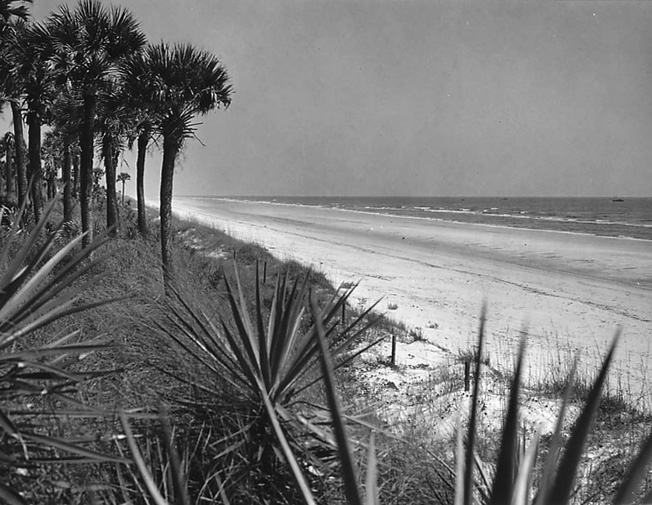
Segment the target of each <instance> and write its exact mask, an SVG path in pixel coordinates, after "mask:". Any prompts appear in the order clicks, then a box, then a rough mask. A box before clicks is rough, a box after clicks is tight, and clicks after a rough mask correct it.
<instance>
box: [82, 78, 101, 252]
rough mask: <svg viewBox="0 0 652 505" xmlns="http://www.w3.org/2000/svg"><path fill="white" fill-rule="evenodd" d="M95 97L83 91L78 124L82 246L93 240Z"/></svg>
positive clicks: (92, 93)
mask: <svg viewBox="0 0 652 505" xmlns="http://www.w3.org/2000/svg"><path fill="white" fill-rule="evenodd" d="M96 108H97V97H96V95H95V93H94V92H92V91H91V92H86V93H84V104H83V106H82V119H81V123H80V125H79V146H80V148H81V159H80V167H79V169H80V174H79V175H80V181H79V184H80V195H79V196H80V204H81V222H82V232H83V233H85V234H86V235H84V238H83V239H82V247H84V248H85V247H88V246H89V245H90V243H91V242H92V240H93V220H92V216H91V202H92V200H93V132H94V131H95V109H96Z"/></svg>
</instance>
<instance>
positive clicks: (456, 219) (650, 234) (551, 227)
mask: <svg viewBox="0 0 652 505" xmlns="http://www.w3.org/2000/svg"><path fill="white" fill-rule="evenodd" d="M177 198H192V199H205V200H218V201H223V202H234V203H237V202H240V203H252V204H268V205H284V206H290V207H304V208H311V207H317V208H323V209H331V210H342V211H350V212H359V213H362V214H374V215H383V216H388V217H392V218H404V219H420V220H426V221H433V222H450V223H462V224H471V225H478V226H486V227H492V228H506V229H513V230H522V231H541V232H549V233H550V232H551V233H563V234H571V235H584V236H593V237H602V238H610V239H625V240H636V241H645V242H650V241H652V224H649V225H646V224H641V225H633V224H630V223H591V222H584V221H567V222H566V221H557V222H556V223H557V226H556V227H555V224H554V223H555V222H551V221H534V219H533V218H530V220H529V222H530V224H535V223H536V226H535V225H532V226H523V224H524V222H525V221H526V220H528V217H522V218H518V217H513V216H512V217H509V219H513V220H518V221H521V222H517V223H514V222H509V223H497V222H491V221H492V220H493V221H497V220H505V216H495V215H492V214H477V213H476V214H473V215H469V214H462V215H463V216H465V218H463V217H460V215H456V214H455V213H454V212H447V211H441V212H440V213H441V214H452V216H446V217H442V216H440V215H438V216H423V215H409V214H405V213H403V214H401V213H398V212H390V211H387V210H386V209H385V210H386V211H381V210H369V209H361V208H348V207H336V206H328V205H318V204H307V203H301V202H289V201H275V197H269V198H267V197H265V198H264V199H263V198H262V197H261V199H250V197H221V196H193V197H177ZM270 198H271V199H270ZM310 198H313V197H310ZM314 198H316V197H314ZM347 198H348V197H347ZM532 198H543V197H532ZM581 198H585V199H594V197H581ZM568 199H572V198H570V197H568ZM601 200H602V199H601ZM607 200H608V199H607ZM639 200H645V201H648V200H649V202H650V207H651V208H652V198H647V197H644V198H639ZM609 201H610V200H609ZM479 216H480V219H478V217H479ZM473 218H476V219H475V220H474V219H473ZM573 224H580V225H583V226H584V227H591V226H595V227H602V228H603V229H602V230H598V231H597V232H591V231H583V230H566V229H563V227H564V226H566V227H568V226H571V225H573ZM608 226H619V227H628V228H643V229H644V231H641V232H640V233H631V234H630V235H623V234H616V233H608V232H607V231H605V229H604V228H606V227H608ZM641 234H645V235H647V236H640V235H641ZM632 235H638V236H632Z"/></svg>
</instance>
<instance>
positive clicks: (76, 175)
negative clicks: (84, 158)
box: [72, 153, 79, 198]
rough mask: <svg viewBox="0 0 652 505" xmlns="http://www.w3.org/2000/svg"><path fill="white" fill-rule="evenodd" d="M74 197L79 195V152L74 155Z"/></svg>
mask: <svg viewBox="0 0 652 505" xmlns="http://www.w3.org/2000/svg"><path fill="white" fill-rule="evenodd" d="M72 197H73V198H77V197H79V153H75V154H74V155H73V157H72Z"/></svg>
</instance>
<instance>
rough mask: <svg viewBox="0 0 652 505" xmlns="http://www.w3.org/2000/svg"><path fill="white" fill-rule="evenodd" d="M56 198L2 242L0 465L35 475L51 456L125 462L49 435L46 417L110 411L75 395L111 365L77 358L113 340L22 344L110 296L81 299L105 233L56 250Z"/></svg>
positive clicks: (70, 338) (73, 338)
mask: <svg viewBox="0 0 652 505" xmlns="http://www.w3.org/2000/svg"><path fill="white" fill-rule="evenodd" d="M56 203H57V202H56V200H55V201H53V202H51V203H50V204H49V206H48V207H47V208H46V209H45V212H44V215H43V218H42V219H41V221H40V222H38V223H37V224H36V226H35V227H34V229H33V230H32V231H31V232H30V233H27V232H25V231H24V230H21V229H20V227H19V226H20V224H19V223H20V212H19V215H18V217H17V218H16V219H15V220H14V224H13V225H12V227H11V228H10V229H9V230H8V231H7V232H6V233H5V234H4V237H3V238H4V240H3V242H2V245H1V246H0V434H1V435H2V436H0V469H2V470H3V471H4V472H6V471H7V470H10V469H15V468H23V469H27V470H25V471H26V472H27V473H28V474H29V469H30V468H31V467H33V465H36V464H41V463H51V462H57V463H62V462H64V463H85V462H95V463H97V462H107V461H113V462H117V461H121V462H124V461H126V460H125V459H124V458H119V457H113V456H110V455H106V454H102V453H99V452H97V451H96V450H95V449H93V448H91V447H88V446H87V445H86V444H85V442H84V441H82V440H81V439H78V440H72V439H66V438H62V437H61V436H52V435H49V434H48V426H49V425H48V421H47V420H48V419H52V418H53V417H54V418H56V417H61V418H64V417H65V418H70V417H98V416H106V415H107V413H106V412H104V411H102V410H101V409H96V408H90V407H87V406H85V405H83V404H82V403H80V402H79V401H78V400H76V399H75V398H74V393H75V391H76V388H77V386H78V385H79V384H80V383H82V382H84V381H86V380H88V379H90V378H95V377H98V376H101V375H104V374H106V373H107V372H105V371H101V370H92V371H86V372H84V371H79V370H78V369H77V367H75V366H71V365H74V364H75V363H78V362H79V360H80V359H82V358H83V357H84V356H86V355H88V354H90V353H93V352H96V351H98V350H101V349H105V348H107V347H108V345H109V344H108V343H107V342H106V341H103V340H92V341H83V340H82V341H81V342H80V341H78V340H79V335H78V333H77V332H71V333H69V334H66V335H64V336H63V337H60V338H58V339H56V340H53V341H47V340H45V341H43V342H41V343H40V344H37V345H36V346H32V347H30V346H26V345H25V344H24V343H23V340H24V338H25V337H28V336H30V335H32V334H34V332H35V331H36V330H38V329H42V328H44V327H45V326H46V325H47V324H48V323H50V322H52V321H54V320H56V319H59V318H61V317H64V316H66V315H70V314H75V313H78V312H80V311H83V310H87V309H89V308H92V307H94V306H97V305H100V304H102V303H107V302H106V301H100V302H95V303H92V304H80V303H78V302H77V300H78V298H79V296H80V295H81V293H82V292H83V291H84V290H85V289H86V287H87V286H88V285H89V283H80V282H78V281H79V279H80V277H82V276H84V275H85V274H86V273H87V272H88V270H89V269H90V268H92V267H93V266H94V265H96V264H97V262H99V261H101V258H98V259H96V260H95V261H94V262H91V261H89V260H88V255H89V253H90V252H91V251H94V250H97V248H98V247H100V246H101V245H102V244H103V243H104V240H103V239H102V238H101V237H100V239H99V240H97V241H96V242H95V243H93V244H92V246H91V247H90V248H89V249H88V250H84V251H83V252H81V253H75V251H74V250H75V248H76V246H77V244H78V240H73V241H72V242H70V243H69V244H67V245H65V246H63V247H62V248H61V249H60V250H58V251H57V250H55V236H56V232H57V228H56V227H55V228H54V230H53V231H52V232H51V233H50V235H49V236H43V235H44V233H43V232H44V228H45V224H46V222H47V221H48V219H49V218H50V217H51V213H52V210H53V208H54V205H55V204H56ZM0 212H1V211H0ZM96 280H97V278H96V279H94V280H91V281H89V282H90V283H92V282H94V281H96ZM52 405H57V406H58V410H57V409H56V408H55V409H52V408H51V406H52ZM93 440H94V439H93ZM93 440H90V441H91V442H92V441H93ZM7 493H9V494H7ZM0 496H3V497H5V498H6V496H10V491H8V488H7V487H6V486H5V488H0ZM6 499H7V498H6Z"/></svg>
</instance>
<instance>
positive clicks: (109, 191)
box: [102, 135, 118, 237]
mask: <svg viewBox="0 0 652 505" xmlns="http://www.w3.org/2000/svg"><path fill="white" fill-rule="evenodd" d="M102 150H103V151H104V170H105V174H106V227H107V229H110V230H111V232H110V233H111V236H114V237H115V236H116V235H117V232H118V201H117V194H116V187H115V182H116V178H115V164H114V162H115V161H114V160H115V156H114V151H115V148H114V145H113V138H112V137H111V136H110V135H105V136H104V138H103V139H102Z"/></svg>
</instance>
